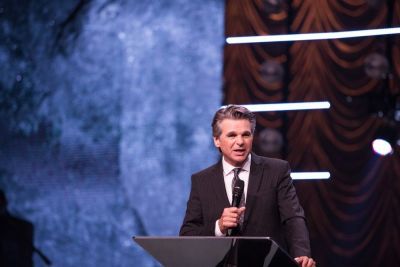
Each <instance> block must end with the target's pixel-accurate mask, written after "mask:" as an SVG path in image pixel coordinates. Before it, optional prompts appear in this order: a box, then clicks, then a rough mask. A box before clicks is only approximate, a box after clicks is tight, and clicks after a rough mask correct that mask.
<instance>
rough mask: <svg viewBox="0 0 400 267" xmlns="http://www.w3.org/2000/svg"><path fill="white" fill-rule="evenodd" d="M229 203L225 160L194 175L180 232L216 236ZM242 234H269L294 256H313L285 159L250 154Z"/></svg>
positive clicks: (302, 213)
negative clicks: (217, 227)
mask: <svg viewBox="0 0 400 267" xmlns="http://www.w3.org/2000/svg"><path fill="white" fill-rule="evenodd" d="M229 206H230V203H229V200H228V196H227V195H226V190H225V184H224V177H223V169H222V161H221V160H220V161H219V162H218V163H217V164H215V165H213V166H211V167H209V168H207V169H205V170H203V171H200V172H198V173H196V174H193V176H192V187H191V192H190V196H189V200H188V203H187V209H186V215H185V218H184V221H183V224H182V226H181V229H180V233H179V234H180V235H186V236H214V235H215V222H216V221H217V220H218V219H219V218H220V216H221V214H222V211H223V210H224V208H226V207H229ZM241 235H243V236H268V237H271V238H272V239H273V240H275V241H276V242H277V243H278V244H279V245H280V246H281V247H283V248H284V249H286V250H287V251H288V252H289V253H290V255H292V256H293V257H297V256H310V254H311V253H310V244H309V243H310V242H309V237H308V230H307V227H306V222H305V217H304V211H303V209H302V207H301V206H300V204H299V201H298V199H297V195H296V190H295V188H294V186H293V184H292V179H291V178H290V167H289V164H288V163H287V162H286V161H283V160H279V159H272V158H265V157H260V156H257V155H255V154H252V156H251V166H250V175H249V185H248V189H247V197H246V211H245V215H244V222H243V227H242V232H241Z"/></svg>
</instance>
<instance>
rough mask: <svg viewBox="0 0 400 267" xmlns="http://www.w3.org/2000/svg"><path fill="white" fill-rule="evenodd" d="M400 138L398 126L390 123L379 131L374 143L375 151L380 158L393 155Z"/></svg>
mask: <svg viewBox="0 0 400 267" xmlns="http://www.w3.org/2000/svg"><path fill="white" fill-rule="evenodd" d="M398 137H399V134H398V131H397V127H396V124H394V123H388V124H387V125H385V126H383V127H382V128H380V129H379V130H378V132H377V134H376V136H375V139H374V140H373V141H372V149H373V151H374V152H375V153H376V154H378V155H380V156H386V155H390V154H393V152H394V148H395V146H396V145H398V142H399V140H398V139H399V138H398Z"/></svg>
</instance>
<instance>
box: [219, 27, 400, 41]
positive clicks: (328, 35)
mask: <svg viewBox="0 0 400 267" xmlns="http://www.w3.org/2000/svg"><path fill="white" fill-rule="evenodd" d="M399 33H400V27H395V28H383V29H372V30H359V31H341V32H318V33H299V34H278V35H262V36H239V37H228V38H226V42H227V43H228V44H249V43H272V42H293V41H311V40H329V39H342V38H354V37H369V36H379V35H389V34H399Z"/></svg>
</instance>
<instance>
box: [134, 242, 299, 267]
mask: <svg viewBox="0 0 400 267" xmlns="http://www.w3.org/2000/svg"><path fill="white" fill-rule="evenodd" d="M133 240H134V241H135V242H136V243H138V244H139V245H140V246H142V247H143V248H144V249H145V250H146V251H147V252H148V253H150V254H151V255H152V256H153V257H154V258H155V259H157V260H158V261H159V262H160V263H161V264H162V265H163V266H166V267H188V266H191V267H197V266H198V267H228V266H237V267H245V266H251V267H258V266H260V267H267V266H269V267H278V266H279V267H286V266H287V267H298V264H297V263H296V261H294V259H293V258H292V257H290V256H289V255H288V254H287V253H286V252H285V251H284V250H283V249H281V248H280V247H279V246H278V244H276V243H275V242H274V241H273V240H272V239H270V238H268V237H141V236H136V237H133Z"/></svg>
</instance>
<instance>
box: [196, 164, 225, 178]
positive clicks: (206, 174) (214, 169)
mask: <svg viewBox="0 0 400 267" xmlns="http://www.w3.org/2000/svg"><path fill="white" fill-rule="evenodd" d="M220 164H221V162H220V161H219V162H217V163H216V164H214V165H211V166H210V167H208V168H206V169H203V170H201V171H198V172H196V173H193V175H192V177H210V176H211V175H212V174H215V173H216V172H217V171H218V170H219V169H220V168H221V166H220Z"/></svg>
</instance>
